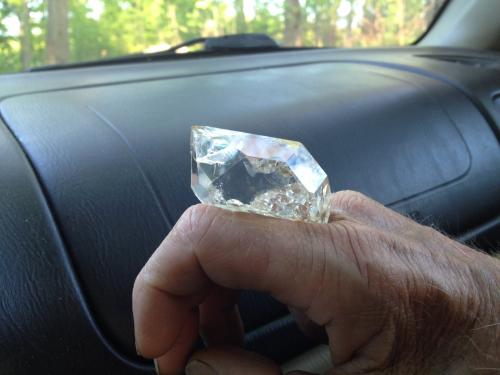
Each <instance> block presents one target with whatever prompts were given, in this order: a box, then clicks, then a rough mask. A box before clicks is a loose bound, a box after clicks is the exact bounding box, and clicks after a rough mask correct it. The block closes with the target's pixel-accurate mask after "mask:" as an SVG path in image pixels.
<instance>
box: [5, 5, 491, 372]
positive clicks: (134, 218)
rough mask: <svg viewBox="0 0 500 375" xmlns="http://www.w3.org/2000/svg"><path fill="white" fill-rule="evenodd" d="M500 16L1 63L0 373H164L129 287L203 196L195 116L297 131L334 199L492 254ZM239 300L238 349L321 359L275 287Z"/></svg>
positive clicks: (207, 121) (312, 367)
mask: <svg viewBox="0 0 500 375" xmlns="http://www.w3.org/2000/svg"><path fill="white" fill-rule="evenodd" d="M498 14H500V2H495V1H480V0H477V1H468V0H450V1H448V2H446V3H445V4H444V5H443V7H442V8H441V9H440V12H439V14H438V15H437V16H436V18H435V20H434V22H433V23H432V25H431V26H430V28H429V29H428V30H427V32H426V33H425V34H424V35H423V36H422V37H421V38H419V40H417V41H416V42H415V44H413V45H408V46H401V47H374V48H303V49H293V48H290V49H286V48H285V49H283V50H281V49H273V48H267V47H266V48H262V49H259V48H257V50H250V51H249V50H247V49H243V48H239V47H241V46H240V45H238V46H239V47H238V48H236V49H234V50H232V49H231V47H230V46H229V47H228V46H227V45H225V44H224V43H222V47H223V48H222V50H221V49H220V48H219V47H220V45H219V47H217V45H218V44H217V42H216V43H215V47H213V48H214V51H215V52H214V53H212V54H210V55H209V56H207V57H206V58H203V57H202V56H200V54H194V56H191V55H190V54H185V55H182V56H179V58H173V57H172V58H171V57H168V56H167V57H165V56H157V57H158V58H151V59H147V60H146V61H145V60H141V59H137V60H135V58H130V59H128V60H127V59H125V60H123V61H122V60H120V61H117V60H113V59H110V60H109V61H106V62H105V63H103V64H93V63H88V64H86V63H82V64H75V65H68V66H54V67H50V66H49V67H47V68H46V69H43V68H42V69H32V71H26V72H19V73H13V74H4V75H1V76H0V98H1V101H0V116H1V118H0V255H1V257H0V285H1V288H0V294H1V295H0V373H1V374H28V373H39V374H149V373H154V367H153V363H152V362H151V361H149V360H146V359H144V358H141V357H140V356H138V355H137V354H136V351H135V347H134V333H133V322H132V310H131V291H132V286H133V283H134V280H135V277H136V276H137V274H138V272H139V271H140V269H141V268H142V266H143V265H144V264H145V262H146V261H147V259H148V258H149V256H150V255H151V254H152V253H153V251H154V250H155V248H156V247H157V246H158V245H159V243H160V242H161V241H162V239H163V238H164V237H165V236H166V235H167V233H168V232H169V230H170V229H171V228H172V226H173V225H174V224H175V222H176V220H177V219H178V218H179V217H180V216H181V215H182V213H183V211H184V210H186V209H187V208H188V207H189V206H191V205H193V204H196V203H197V200H196V197H195V196H194V195H193V193H192V191H191V188H190V157H189V149H190V145H189V135H190V130H191V126H192V125H194V124H199V125H209V126H215V127H220V128H226V129H231V130H237V131H244V132H248V133H255V134H263V135H268V136H273V137H280V138H285V139H293V140H298V141H300V142H302V143H303V144H304V145H305V146H306V147H307V148H308V150H309V151H310V152H311V154H313V155H314V157H315V159H316V160H317V161H318V162H319V164H320V165H321V166H322V167H323V169H324V170H325V171H326V173H327V174H328V176H329V180H330V184H331V187H332V189H333V191H334V192H335V191H339V190H344V189H349V190H356V191H360V192H362V193H364V194H366V195H368V196H370V197H371V198H373V199H376V200H378V201H380V202H382V203H383V204H384V205H386V206H388V207H390V208H392V209H394V210H397V211H398V212H401V213H403V214H405V215H408V216H409V217H411V218H413V219H414V220H416V221H418V222H420V223H423V224H426V225H431V226H433V227H435V228H437V229H438V230H440V231H442V232H444V233H446V234H447V235H449V236H451V237H453V238H456V239H458V240H460V241H463V242H467V243H469V244H471V245H473V246H475V247H477V248H480V249H482V250H484V251H486V252H489V253H494V252H496V251H498V250H499V244H500V215H499V213H500V148H499V140H500V52H499V51H500V20H499V18H498ZM206 42H207V41H206V40H205V41H201V43H206ZM211 43H212V44H213V41H212V42H211ZM257 45H259V44H257ZM271 47H272V46H271ZM218 48H219V49H218ZM223 50H229V52H228V53H224V52H221V51H223ZM238 306H239V309H240V313H241V315H242V319H243V322H244V327H245V332H246V337H245V347H246V348H247V349H249V350H252V351H255V352H257V353H260V354H263V355H265V356H267V357H269V358H271V359H272V360H274V361H276V362H278V363H279V364H281V365H282V366H283V368H284V369H292V368H301V369H304V370H309V371H321V369H322V368H324V366H325V363H328V361H329V358H328V351H327V349H325V346H324V345H321V344H318V343H317V342H315V341H313V340H312V339H310V338H308V337H306V336H305V335H304V334H303V333H302V332H301V331H300V330H299V328H298V327H297V325H296V323H295V322H294V319H293V317H292V316H291V314H290V312H289V310H288V309H287V307H286V306H283V305H282V304H280V303H278V302H276V301H275V300H274V299H273V298H272V297H270V296H269V295H266V294H263V293H257V292H252V291H242V292H241V296H240V299H239V303H238ZM165 319H168V317H165ZM199 345H200V346H201V345H203V344H202V343H201V342H200V344H199Z"/></svg>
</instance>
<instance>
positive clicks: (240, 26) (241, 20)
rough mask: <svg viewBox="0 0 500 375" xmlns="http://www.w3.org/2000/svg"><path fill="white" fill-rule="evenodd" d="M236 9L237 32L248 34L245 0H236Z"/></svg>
mask: <svg viewBox="0 0 500 375" xmlns="http://www.w3.org/2000/svg"><path fill="white" fill-rule="evenodd" d="M234 8H235V10H236V32H237V33H246V31H247V24H246V21H245V11H244V7H243V0H234Z"/></svg>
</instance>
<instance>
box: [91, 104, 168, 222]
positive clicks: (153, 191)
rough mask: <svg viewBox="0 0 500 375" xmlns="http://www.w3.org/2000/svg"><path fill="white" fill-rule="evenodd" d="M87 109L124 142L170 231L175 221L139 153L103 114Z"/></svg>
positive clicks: (92, 108)
mask: <svg viewBox="0 0 500 375" xmlns="http://www.w3.org/2000/svg"><path fill="white" fill-rule="evenodd" d="M87 109H88V110H89V111H90V112H92V113H93V114H94V115H95V116H96V117H97V118H98V119H99V120H101V121H102V122H103V123H104V124H105V125H107V127H108V128H109V129H111V131H112V132H113V133H114V134H115V135H116V136H117V137H118V138H119V139H120V140H121V141H122V142H123V144H124V145H125V146H126V147H127V150H128V152H129V154H130V156H131V158H132V160H133V162H134V163H135V165H136V167H137V169H138V170H139V172H140V174H141V176H142V178H143V180H144V183H145V184H146V186H147V188H148V190H149V191H150V193H151V195H152V196H153V199H154V201H155V203H156V205H157V207H158V209H159V211H160V213H161V217H162V219H163V221H164V223H165V225H166V226H167V230H168V231H170V230H171V229H172V226H173V222H174V221H173V219H172V217H170V214H169V212H168V210H167V206H166V205H165V204H164V202H162V200H161V198H160V194H159V193H158V189H156V187H155V185H154V184H153V182H152V179H151V178H150V176H149V175H148V173H147V172H146V171H145V170H144V168H143V167H142V165H141V164H140V163H139V160H138V159H137V153H136V151H135V150H134V148H133V147H132V145H131V144H130V142H129V141H128V139H127V137H125V135H124V134H123V133H122V132H121V131H120V130H119V129H118V128H117V127H116V126H115V125H114V124H113V123H112V122H111V121H110V120H109V119H107V118H106V117H105V116H104V115H103V114H102V113H101V112H99V111H98V110H97V109H96V108H94V107H92V106H89V105H87Z"/></svg>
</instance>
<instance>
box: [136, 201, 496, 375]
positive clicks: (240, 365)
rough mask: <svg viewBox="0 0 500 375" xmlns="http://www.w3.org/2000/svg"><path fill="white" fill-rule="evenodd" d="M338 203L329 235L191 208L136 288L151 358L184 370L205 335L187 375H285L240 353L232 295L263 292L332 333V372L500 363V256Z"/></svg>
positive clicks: (368, 206)
mask: <svg viewBox="0 0 500 375" xmlns="http://www.w3.org/2000/svg"><path fill="white" fill-rule="evenodd" d="M332 206H333V210H332V215H331V221H330V223H329V224H310V223H303V222H293V221H288V220H280V219H274V218H269V217H264V216H257V215H252V214H246V213H235V212H230V211H226V210H222V209H219V208H215V207H210V206H205V205H196V206H193V207H191V208H189V209H188V210H187V211H186V212H185V213H184V214H183V216H182V217H181V218H180V219H179V221H178V222H177V224H176V225H175V227H174V228H173V229H172V231H171V232H170V233H169V235H168V236H167V237H166V239H165V240H164V241H163V243H162V244H161V245H160V246H159V248H158V249H157V250H156V252H155V253H154V254H153V255H152V257H151V258H150V259H149V261H148V262H147V264H146V265H145V266H144V268H143V269H142V271H141V272H140V274H139V275H138V277H137V279H136V282H135V285H134V290H133V312H134V324H135V337H136V345H137V349H138V351H139V352H140V354H141V355H143V356H144V357H147V358H156V362H157V364H158V367H159V370H160V373H161V374H176V373H182V372H183V371H184V367H185V365H186V362H187V361H188V357H189V355H190V353H191V351H192V347H193V344H194V342H195V341H196V338H197V336H198V332H200V333H201V335H202V337H203V338H204V340H205V342H206V343H207V345H208V349H206V350H204V351H202V352H199V353H195V354H194V356H193V357H192V358H191V361H190V363H189V365H188V368H187V370H186V371H187V373H188V374H198V373H199V374H208V373H214V374H215V373H216V374H242V375H244V374H277V373H280V370H279V367H278V366H277V365H276V364H274V363H273V362H271V361H269V360H267V359H264V358H262V357H260V356H257V355H255V354H252V353H248V352H245V351H243V350H241V349H237V348H236V346H237V345H238V344H241V342H242V335H243V330H242V325H241V320H240V317H239V313H238V310H237V308H231V307H232V306H234V303H235V301H236V292H235V291H236V290H239V289H252V290H259V291H265V292H269V293H271V295H273V296H274V297H275V298H276V299H277V300H278V301H281V302H282V303H284V304H287V305H288V306H290V307H291V308H292V309H293V310H294V311H297V312H298V316H299V319H298V321H299V322H300V323H301V325H302V326H307V325H310V323H312V324H314V325H317V326H320V327H322V328H323V329H324V330H325V332H326V334H327V336H328V339H329V344H330V352H331V357H332V362H333V363H334V367H333V368H332V370H331V372H329V373H331V374H365V373H366V374H368V373H369V374H389V373H391V374H393V373H398V374H399V373H401V374H433V373H436V374H444V373H450V374H461V373H464V374H465V373H470V372H471V371H472V370H473V369H479V368H483V369H485V368H490V369H491V368H497V367H499V366H500V364H499V363H498V361H499V358H500V351H499V347H498V345H499V340H498V320H499V313H500V296H499V289H498V286H499V285H500V283H499V281H500V280H499V275H500V265H499V261H498V259H494V258H492V257H490V256H488V255H485V254H483V253H480V252H478V251H476V250H473V249H471V248H469V247H467V246H464V245H462V244H460V243H457V242H455V241H453V240H451V239H449V238H447V237H446V236H444V235H442V234H441V233H439V232H437V231H435V230H433V229H431V228H429V227H425V226H422V225H419V224H417V223H415V222H413V221H412V220H410V219H408V218H406V217H403V216H401V215H399V214H397V213H395V212H394V211H391V210H389V209H387V208H385V207H384V206H382V205H380V204H378V203H376V202H374V201H372V200H370V199H368V198H367V197H365V196H363V195H361V194H359V193H355V192H338V193H336V194H335V195H334V198H333V201H332ZM304 322H308V323H309V324H304ZM284 345H285V343H284ZM200 366H201V367H200ZM203 366H205V367H203ZM203 369H204V370H203ZM210 369H211V370H213V372H209V370H210Z"/></svg>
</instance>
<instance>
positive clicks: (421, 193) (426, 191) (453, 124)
mask: <svg viewBox="0 0 500 375" xmlns="http://www.w3.org/2000/svg"><path fill="white" fill-rule="evenodd" d="M373 73H374V74H376V75H381V76H384V77H390V78H391V79H394V80H398V81H401V82H404V83H406V84H408V85H411V86H413V87H414V88H416V89H417V90H419V91H420V92H421V93H422V95H424V96H425V97H427V98H429V100H431V101H432V102H434V104H436V105H437V106H438V107H439V108H440V109H441V110H442V111H443V112H444V114H445V115H446V117H447V118H448V120H449V121H450V123H451V124H452V126H453V128H454V129H455V130H456V132H457V134H458V136H459V137H460V139H461V140H462V142H463V144H464V147H465V150H466V152H467V156H468V164H467V168H465V170H464V171H463V172H462V173H460V174H459V175H458V176H457V177H455V178H452V179H451V180H448V181H445V182H443V183H442V184H439V185H436V186H433V187H431V188H429V189H425V190H422V191H420V192H418V193H415V194H412V195H410V196H407V197H404V198H402V199H398V200H396V201H394V202H390V203H387V204H386V205H387V206H389V207H392V206H396V205H398V204H401V203H404V202H407V201H410V200H412V199H414V198H416V197H419V196H422V195H425V194H426V193H428V192H431V191H434V190H436V189H439V188H442V187H445V186H448V185H452V184H454V183H456V182H457V181H460V180H461V179H462V178H464V177H465V176H467V175H468V174H469V172H470V170H471V169H472V153H471V151H470V148H469V146H468V145H467V141H466V140H465V138H464V136H463V134H462V132H461V131H460V129H459V128H458V126H457V124H456V123H455V121H454V120H453V119H452V118H451V116H450V113H449V112H448V110H447V109H446V108H445V107H444V106H443V105H442V104H441V103H440V102H439V101H438V100H436V98H434V96H433V95H431V94H429V93H428V92H427V91H426V90H424V89H423V88H422V87H421V86H420V85H418V84H416V83H414V82H411V81H408V80H406V79H403V78H401V77H395V76H393V75H390V74H385V73H380V72H373Z"/></svg>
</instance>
